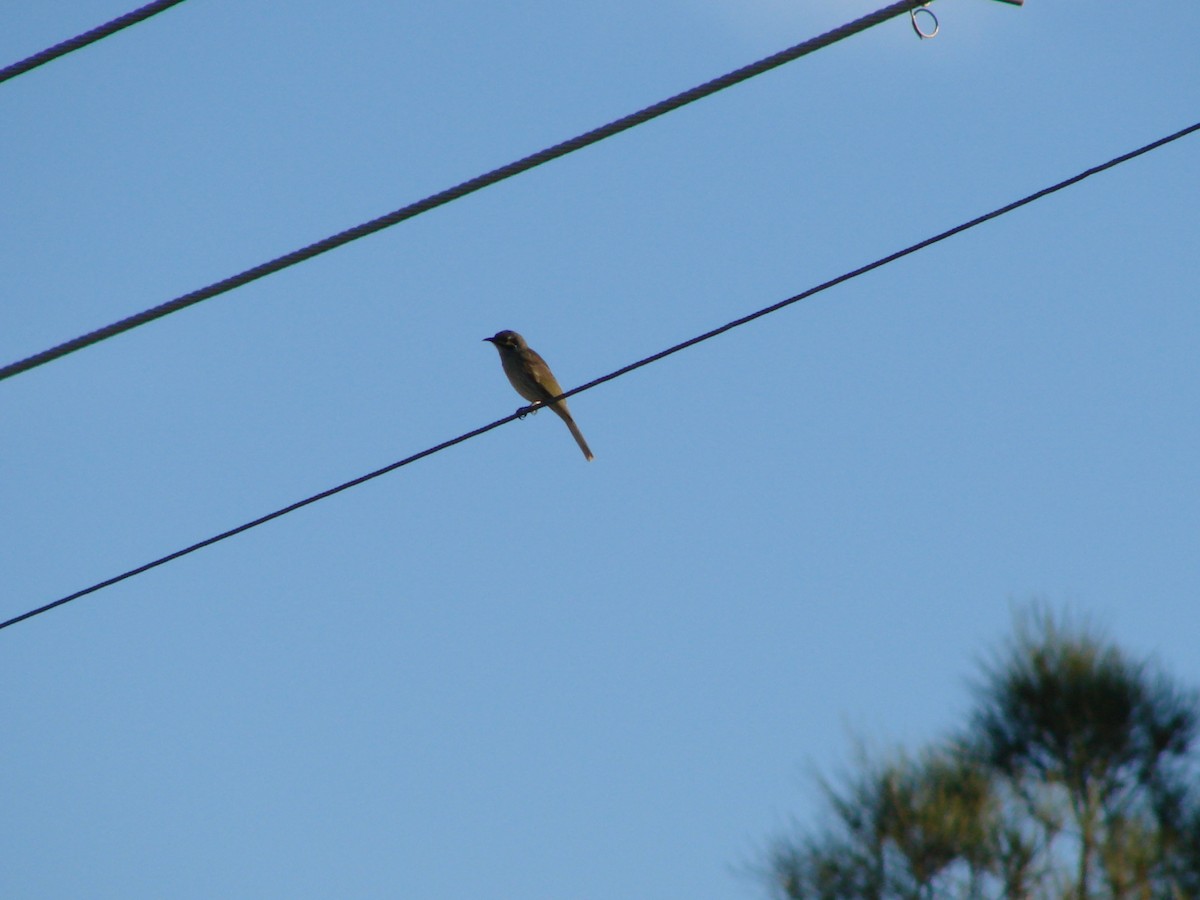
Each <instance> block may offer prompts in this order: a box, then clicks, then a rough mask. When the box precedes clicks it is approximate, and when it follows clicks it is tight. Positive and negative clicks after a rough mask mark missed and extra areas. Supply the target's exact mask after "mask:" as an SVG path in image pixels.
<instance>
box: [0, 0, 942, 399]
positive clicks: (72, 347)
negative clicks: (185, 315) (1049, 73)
mask: <svg viewBox="0 0 1200 900" xmlns="http://www.w3.org/2000/svg"><path fill="white" fill-rule="evenodd" d="M921 4H922V0H900V2H898V3H893V4H892V5H891V6H887V7H884V8H883V9H880V10H876V11H875V12H873V13H871V14H870V15H866V16H863V17H862V18H861V19H856V20H855V21H853V22H850V23H848V24H846V25H843V26H841V27H840V28H835V29H833V31H828V32H826V33H825V34H822V35H819V36H818V37H815V38H811V39H810V40H807V41H805V42H803V43H801V44H797V45H796V46H794V47H790V48H788V49H787V50H782V51H780V52H779V53H776V54H775V55H774V56H768V57H766V58H765V59H761V60H759V61H758V62H756V63H751V64H750V65H748V66H743V67H742V68H740V69H736V70H735V71H733V72H729V73H728V74H726V75H722V76H721V77H719V78H714V79H713V80H712V81H708V82H705V83H704V84H702V85H699V86H698V87H694V88H692V89H690V90H687V91H684V92H683V93H680V94H676V95H675V96H674V97H669V98H667V99H666V100H662V101H659V102H658V103H655V104H654V105H652V106H647V107H646V108H645V109H642V110H639V111H638V112H635V113H632V114H630V115H628V116H625V117H624V118H621V119H617V120H616V121H613V122H609V123H608V124H607V125H602V126H601V127H599V128H595V129H593V130H591V131H588V132H585V133H584V134H581V135H578V136H576V137H573V138H571V139H570V140H566V141H563V142H562V143H560V144H555V145H554V146H553V147H548V148H547V149H545V150H541V151H539V152H537V153H534V154H532V155H530V156H526V157H525V158H524V159H519V160H517V161H516V162H512V163H509V164H508V165H506V166H501V167H500V168H498V169H493V170H492V171H490V172H486V173H484V174H483V175H479V176H477V177H475V178H472V179H471V180H470V181H464V182H463V183H462V184H459V185H456V186H455V187H452V188H448V189H447V190H444V191H441V192H440V193H437V194H432V195H430V196H428V197H426V198H425V199H424V200H418V201H417V202H416V203H410V204H409V205H408V206H405V207H402V208H401V209H398V210H396V211H394V212H390V213H388V214H387V215H385V216H380V217H379V218H377V219H372V220H371V221H369V222H364V223H363V224H362V225H357V226H355V227H354V228H349V229H347V230H346V231H342V232H339V233H337V234H335V235H332V236H330V237H327V238H325V239H324V240H320V241H317V242H316V243H313V244H309V245H308V246H307V247H301V248H300V249H299V250H293V251H292V252H291V253H286V254H284V255H283V256H280V257H277V258H276V259H273V260H271V261H270V262H265V263H262V264H261V265H257V266H255V267H254V268H252V269H247V270H246V271H244V272H241V273H239V274H237V275H233V276H231V277H229V278H226V279H224V280H223V281H218V282H215V283H213V284H210V285H208V286H207V287H203V288H200V289H199V290H195V291H192V292H191V293H188V294H184V295H183V296H181V297H176V298H175V299H174V300H169V301H167V302H166V303H162V304H160V305H158V306H154V307H151V308H150V309H146V310H143V311H142V312H139V313H135V314H134V315H132V316H129V317H128V318H125V319H121V320H119V321H117V322H113V323H111V324H109V325H105V326H104V327H103V328H98V329H96V330H95V331H92V332H89V333H88V334H84V335H81V336H80V337H77V338H74V339H72V340H69V341H64V342H63V343H61V344H58V345H57V346H55V347H50V348H49V349H47V350H43V351H42V352H40V353H35V354H34V355H33V356H29V357H26V358H25V359H22V360H18V361H17V362H14V363H10V364H9V365H7V366H4V367H3V368H0V380H3V379H5V378H11V377H12V376H13V375H18V374H20V373H21V372H28V371H29V370H30V369H33V368H36V367H38V366H40V365H44V364H45V363H48V362H50V361H52V360H55V359H59V358H60V357H63V356H66V355H67V354H69V353H74V352H75V351H76V350H82V349H83V348H84V347H88V346H91V345H92V344H96V343H99V342H100V341H103V340H107V339H108V338H110V337H114V336H116V335H118V334H121V333H123V332H126V331H129V330H131V329H133V328H137V327H138V326H139V325H145V324H146V323H147V322H152V321H154V320H155V319H161V318H162V317H163V316H166V315H170V314H171V313H173V312H178V311H179V310H181V309H185V308H187V307H189V306H192V305H194V304H196V303H200V302H201V301H203V300H209V299H211V298H213V297H216V296H218V295H219V294H224V293H225V292H227V291H231V290H233V289H234V288H238V287H241V286H242V285H245V284H249V283H250V282H252V281H256V280H258V279H259V278H262V277H264V276H266V275H271V274H273V273H275V272H278V271H280V270H281V269H286V268H287V267H288V266H294V265H296V263H300V262H304V261H305V260H307V259H311V258H312V257H314V256H318V255H319V254H321V253H325V252H327V251H329V250H333V249H335V248H337V247H340V246H342V245H343V244H347V243H349V242H350V241H354V240H357V239H358V238H361V237H366V236H367V235H370V234H374V233H375V232H377V231H382V230H383V229H384V228H388V227H390V226H392V225H396V224H397V223H399V222H403V221H404V220H405V219H411V218H413V217H414V216H418V215H420V214H421V213H424V212H428V211H429V210H431V209H436V208H437V207H439V206H442V205H443V204H446V203H449V202H450V201H451V200H457V199H459V198H460V197H465V196H466V195H467V194H471V193H474V192H475V191H478V190H480V189H482V188H485V187H488V186H490V185H493V184H495V183H496V182H498V181H503V180H504V179H506V178H511V177H512V176H513V175H518V174H520V173H521V172H525V171H527V170H529V169H532V168H534V167H535V166H540V165H541V164H542V163H546V162H549V161H551V160H553V159H557V158H558V157H560V156H565V155H567V154H568V153H571V152H573V151H575V150H579V149H581V148H583V147H587V146H589V145H590V144H595V143H597V142H598V141H602V140H604V139H605V138H607V137H612V136H613V135H615V134H619V133H620V132H622V131H626V130H628V129H630V128H633V127H634V126H635V125H640V124H642V123H643V122H648V121H650V120H651V119H654V118H657V117H658V116H661V115H664V114H665V113H668V112H671V111H672V110H676V109H679V107H681V106H685V105H687V104H688V103H692V102H693V101H695V100H699V99H701V98H702V97H707V96H709V95H710V94H715V93H716V92H717V91H720V90H723V89H724V88H727V87H731V86H733V85H735V84H738V83H739V82H742V81H745V80H747V79H748V78H753V77H754V76H755V75H761V74H762V73H763V72H767V71H770V70H771V69H774V68H777V67H778V66H782V65H783V64H784V63H787V62H791V61H792V60H794V59H798V58H800V57H801V56H804V55H806V54H808V53H812V52H813V51H815V50H820V49H821V48H822V47H826V46H828V45H829V44H832V43H835V42H836V41H840V40H842V39H843V38H846V37H849V36H850V35H853V34H856V33H858V32H860V31H864V30H865V29H867V28H870V27H871V26H872V25H878V24H879V23H880V22H883V21H885V20H887V19H890V18H892V17H894V16H898V15H900V14H901V13H904V12H907V11H908V10H910V9H912V8H913V7H916V6H920V5H921Z"/></svg>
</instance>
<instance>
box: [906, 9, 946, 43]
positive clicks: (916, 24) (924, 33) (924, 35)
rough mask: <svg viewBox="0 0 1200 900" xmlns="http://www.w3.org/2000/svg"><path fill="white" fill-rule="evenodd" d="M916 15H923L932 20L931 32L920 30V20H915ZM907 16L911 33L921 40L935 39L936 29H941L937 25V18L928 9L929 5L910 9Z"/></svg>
mask: <svg viewBox="0 0 1200 900" xmlns="http://www.w3.org/2000/svg"><path fill="white" fill-rule="evenodd" d="M917 13H925V15H927V16H929V18H930V19H932V20H933V30H932V31H922V30H921V20H920V19H918V18H917ZM908 15H909V17H910V18H911V19H912V27H913V31H915V32H916V33H917V37H919V38H920V39H921V40H925V39H926V38H933V37H937V33H938V29H939V28H941V26H940V25H939V24H938V20H937V16H935V15H934V14H933V10H932V9H930V8H929V4H925V5H923V6H917V7H914V8H913V9H910V10H909V11H908Z"/></svg>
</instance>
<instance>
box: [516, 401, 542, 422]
mask: <svg viewBox="0 0 1200 900" xmlns="http://www.w3.org/2000/svg"><path fill="white" fill-rule="evenodd" d="M541 408H542V404H540V403H533V404H530V405H529V406H522V407H521V408H520V409H518V410H517V418H518V419H523V418H525V417H526V416H535V415H537V411H538V410H539V409H541Z"/></svg>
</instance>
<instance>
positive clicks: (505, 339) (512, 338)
mask: <svg viewBox="0 0 1200 900" xmlns="http://www.w3.org/2000/svg"><path fill="white" fill-rule="evenodd" d="M484 340H485V341H488V342H489V343H492V344H495V345H496V346H497V347H524V346H525V338H523V337H521V336H520V335H519V334H517V333H516V332H515V331H507V330H505V331H498V332H496V334H494V335H493V336H492V337H490V338H484Z"/></svg>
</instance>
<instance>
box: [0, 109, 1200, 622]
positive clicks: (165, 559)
mask: <svg viewBox="0 0 1200 900" xmlns="http://www.w3.org/2000/svg"><path fill="white" fill-rule="evenodd" d="M1195 131H1200V122H1197V123H1196V124H1195V125H1189V126H1188V127H1187V128H1184V129H1182V130H1180V131H1177V132H1175V133H1174V134H1172V135H1169V136H1167V137H1165V138H1161V139H1160V140H1157V141H1154V142H1153V143H1150V144H1146V145H1145V146H1144V147H1139V148H1138V149H1137V150H1133V151H1131V152H1129V153H1124V154H1122V155H1121V156H1118V157H1115V158H1114V159H1110V160H1109V161H1108V162H1106V163H1102V164H1101V165H1098V166H1093V167H1092V168H1090V169H1087V170H1085V171H1083V172H1080V173H1079V174H1078V175H1074V176H1072V177H1071V178H1068V179H1066V180H1064V181H1060V182H1058V183H1057V184H1053V185H1051V186H1050V187H1048V188H1043V189H1042V190H1040V191H1037V192H1035V193H1032V194H1030V195H1028V196H1027V197H1022V198H1021V199H1020V200H1017V201H1015V202H1013V203H1009V204H1007V205H1006V206H1001V207H999V208H998V209H994V210H992V211H991V212H989V213H984V214H983V215H982V216H978V217H976V218H974V219H971V220H970V221H969V222H964V223H963V224H961V225H956V226H955V227H953V228H950V229H947V230H946V231H943V232H941V233H940V234H936V235H934V236H933V237H931V238H926V239H925V240H923V241H919V242H918V243H915V244H911V245H910V246H908V247H905V248H904V249H903V250H898V251H896V252H895V253H892V254H889V255H888V256H884V257H881V258H879V259H877V260H875V261H874V262H872V263H867V264H866V265H865V266H860V267H859V268H857V269H854V270H853V271H851V272H847V273H845V274H844V275H839V276H838V277H837V278H831V279H830V280H829V281H825V282H822V283H821V284H818V285H817V286H816V287H813V288H809V289H808V290H806V291H803V292H802V293H799V294H796V295H795V296H792V297H788V298H787V299H786V300H781V301H779V302H778V303H774V304H772V305H770V306H766V307H763V308H762V309H760V310H757V311H755V312H752V313H750V314H749V315H745V316H742V317H741V318H740V319H734V320H733V321H732V322H728V323H726V324H724V325H722V326H721V327H719V328H714V329H712V330H711V331H706V332H704V334H701V335H698V336H696V337H694V338H690V339H688V340H686V341H683V342H682V343H679V344H675V345H674V346H673V347H668V348H667V349H666V350H662V351H660V352H658V353H655V354H653V355H651V356H647V357H645V358H643V359H640V360H638V361H637V362H635V363H630V364H629V365H627V366H625V367H624V368H620V369H617V370H616V371H615V372H610V373H608V374H607V375H602V376H601V377H599V378H596V379H594V380H592V381H589V382H587V384H583V385H580V386H579V387H577V388H573V389H572V390H569V391H566V392H565V393H563V394H561V395H560V397H561V398H564V399H565V398H567V397H573V396H574V395H575V394H580V393H583V392H584V391H589V390H591V389H592V388H594V387H597V386H598V385H601V384H604V383H605V382H607V381H612V380H613V379H614V378H620V377H621V376H622V375H625V374H627V373H629V372H632V371H633V370H634V369H640V368H642V366H648V365H650V363H652V362H657V361H658V360H660V359H663V358H664V357H667V356H670V355H671V354H673V353H678V352H679V351H680V350H685V349H687V348H688V347H692V346H694V345H696V344H699V343H701V342H702V341H707V340H710V339H711V338H714V337H716V336H717V335H719V334H724V333H725V332H726V331H731V330H732V329H734V328H737V327H739V326H741V325H745V324H746V323H748V322H753V321H754V320H755V319H758V318H761V317H762V316H765V315H768V314H769V313H773V312H777V311H778V310H781V309H783V308H784V307H785V306H791V305H792V304H793V303H799V302H800V301H801V300H805V299H807V298H809V297H811V296H813V295H814V294H819V293H821V291H825V290H828V289H829V288H831V287H834V286H836V285H839V284H841V283H842V282H844V281H849V280H850V279H851V278H857V277H858V276H859V275H863V274H866V273H867V272H870V271H872V270H873V269H878V268H880V267H881V266H886V265H887V264H888V263H891V262H895V261H896V260H898V259H902V258H903V257H905V256H908V255H909V254H912V253H916V252H917V251H918V250H923V249H924V248H925V247H929V246H931V245H933V244H936V243H938V242H939V241H944V240H946V238H949V237H953V236H954V235H956V234H959V233H961V232H963V231H966V230H968V229H970V228H974V227H975V226H976V225H982V224H983V223H984V222H987V221H989V220H991V219H995V218H997V217H998V216H1002V215H1004V214H1005V213H1009V212H1012V211H1013V210H1014V209H1019V208H1021V207H1022V206H1026V205H1027V204H1030V203H1032V202H1033V201H1035V200H1039V199H1041V198H1042V197H1045V196H1048V195H1049V194H1053V193H1055V192H1057V191H1061V190H1062V189H1063V188H1066V187H1070V186H1071V185H1073V184H1078V183H1079V182H1081V181H1083V180H1084V179H1085V178H1090V177H1091V176H1092V175H1096V174H1098V173H1100V172H1103V171H1105V170H1106V169H1111V168H1113V166H1117V165H1120V164H1121V163H1123V162H1128V161H1129V160H1131V159H1134V158H1135V157H1138V156H1141V155H1142V154H1144V153H1149V152H1150V151H1151V150H1155V149H1157V148H1159V147H1162V146H1163V145H1165V144H1169V143H1171V142H1172V141H1177V140H1179V139H1180V138H1181V137H1185V136H1186V135H1189V134H1191V133H1192V132H1195ZM520 416H521V412H519V411H518V412H515V413H513V414H511V415H508V416H505V417H504V418H503V419H497V420H496V421H495V422H492V423H490V424H488V425H484V426H483V427H481V428H476V429H475V430H474V431H468V432H467V433H466V434H460V435H459V436H458V437H456V438H451V439H450V440H448V441H443V442H442V443H440V444H438V445H437V446H434V447H430V448H429V449H427V450H422V451H421V452H420V453H414V454H413V455H412V456H408V457H405V458H404V459H402V460H399V461H398V462H394V463H392V464H391V465H387V466H384V467H383V468H382V469H376V470H375V471H374V472H368V473H367V474H366V475H360V476H359V477H358V478H355V479H352V480H351V481H347V482H345V483H343V484H339V485H338V486H337V487H333V488H330V489H329V490H325V491H321V493H319V494H313V495H312V496H311V497H307V498H306V499H304V500H300V501H298V502H296V503H292V504H291V505H289V506H285V507H283V508H281V509H277V510H275V512H272V513H267V515H265V516H260V517H259V518H257V519H254V520H253V521H250V522H246V523H245V524H244V525H239V526H237V527H236V528H231V529H229V530H228V531H223V532H221V533H220V534H218V535H214V536H213V537H210V538H206V539H205V540H203V541H199V542H198V543H195V544H192V545H191V546H189V547H184V548H183V549H182V550H176V551H175V552H174V553H169V554H167V555H166V556H161V557H159V558H158V559H156V560H154V561H153V562H148V563H146V564H145V565H142V566H138V567H137V568H136V569H130V570H129V571H128V572H123V573H121V574H120V575H116V576H114V577H112V578H109V579H107V580H106V581H101V582H98V583H96V584H93V585H92V586H91V587H87V588H84V589H83V590H81V591H76V592H75V593H74V594H68V595H67V596H66V597H62V598H60V599H58V600H55V601H54V602H53V603H47V604H46V605H45V606H39V607H38V608H37V609H31V610H30V611H29V612H25V613H22V614H21V615H19V616H14V617H13V618H11V619H8V620H7V621H5V622H0V629H4V628H8V627H9V626H10V625H16V624H17V623H18V622H23V621H25V620H26V619H29V618H32V617H33V616H37V615H40V614H41V613H44V612H47V611H49V610H51V609H54V608H55V607H56V606H62V605H63V604H64V603H70V602H71V601H72V600H78V599H79V598H80V597H85V596H87V595H88V594H92V593H95V592H96V591H98V590H101V589H102V588H106V587H109V586H111V585H114V584H117V583H118V582H120V581H124V580H125V579H127V578H132V577H133V576H134V575H140V574H142V573H143V572H148V571H149V570H150V569H154V568H157V567H158V566H161V565H163V564H164V563H169V562H171V561H172V560H175V559H179V558H180V557H181V556H187V555H188V554H189V553H194V552H195V551H197V550H200V549H202V548H204V547H208V546H210V545H212V544H215V543H218V542H219V541H223V540H225V539H226V538H231V537H233V536H234V535H237V534H241V533H242V532H243V531H249V530H250V529H251V528H256V527H258V526H259V525H263V524H265V523H267V522H270V521H271V520H272V519H278V518H279V517H280V516H285V515H287V514H288V513H290V512H294V511H296V510H298V509H301V508H302V507H305V506H308V505H309V504H312V503H316V502H317V501H318V500H324V499H325V498H326V497H332V496H333V495H334V494H340V493H341V492H342V491H345V490H348V489H349V488H352V487H356V486H357V485H360V484H363V483H364V482H367V481H370V480H371V479H373V478H378V477H379V476H380V475H386V474H387V473H388V472H393V471H395V470H396V469H399V468H401V467H402V466H407V465H408V464H409V463H414V462H416V461H417V460H419V459H424V458H425V457H426V456H432V455H433V454H434V453H440V452H441V451H442V450H446V449H448V448H450V447H453V446H454V445H455V444H461V443H462V442H463V441H467V440H470V439H471V438H474V437H478V436H479V435H481V434H484V433H485V432H488V431H491V430H492V429H493V428H499V427H500V426H501V425H504V424H507V423H508V422H511V421H512V420H513V419H516V418H519V417H520Z"/></svg>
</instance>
